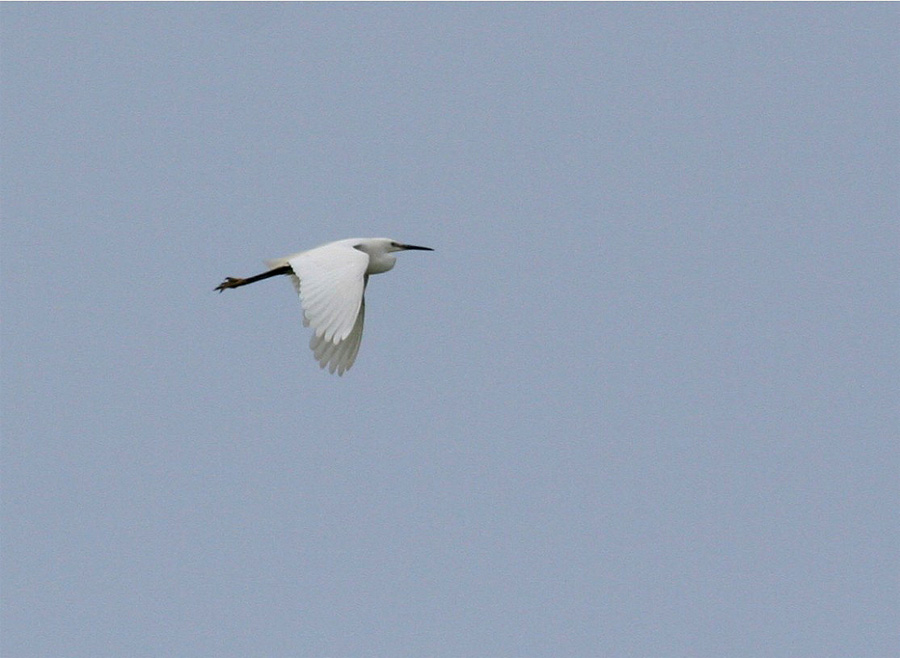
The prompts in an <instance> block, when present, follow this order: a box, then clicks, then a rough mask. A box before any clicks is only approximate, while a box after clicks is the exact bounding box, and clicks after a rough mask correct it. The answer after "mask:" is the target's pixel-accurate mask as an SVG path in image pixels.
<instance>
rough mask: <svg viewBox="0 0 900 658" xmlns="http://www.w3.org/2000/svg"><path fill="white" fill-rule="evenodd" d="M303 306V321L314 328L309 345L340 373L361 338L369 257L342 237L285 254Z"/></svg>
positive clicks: (322, 362) (323, 362)
mask: <svg viewBox="0 0 900 658" xmlns="http://www.w3.org/2000/svg"><path fill="white" fill-rule="evenodd" d="M286 262H287V264H288V265H290V266H291V269H292V270H293V271H294V274H295V276H294V277H291V278H292V280H293V283H294V286H295V287H296V288H297V292H298V293H299V295H300V303H301V305H302V306H303V324H304V325H306V326H309V327H312V329H313V332H314V334H313V337H312V339H311V340H310V343H309V346H310V348H311V349H312V350H313V353H314V354H315V357H316V360H317V361H318V362H319V365H320V366H321V367H323V368H325V367H326V366H327V367H328V368H329V370H330V371H331V372H334V371H335V370H337V371H338V374H343V373H344V371H345V370H347V369H348V368H349V367H350V366H351V365H353V361H354V360H355V359H356V354H357V352H358V351H359V344H360V341H361V340H362V330H363V319H364V315H365V305H364V302H363V293H364V292H365V288H366V269H367V268H368V266H369V256H368V254H365V253H363V252H361V251H359V250H357V249H354V248H353V245H352V244H348V243H347V242H340V243H335V244H329V245H325V246H322V247H318V248H316V249H311V250H310V251H304V252H302V253H300V254H296V255H295V256H291V257H289V258H288V259H286Z"/></svg>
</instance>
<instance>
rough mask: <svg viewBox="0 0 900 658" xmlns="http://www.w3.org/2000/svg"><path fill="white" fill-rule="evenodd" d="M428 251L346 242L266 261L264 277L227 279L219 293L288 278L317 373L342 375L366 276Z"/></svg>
mask: <svg viewBox="0 0 900 658" xmlns="http://www.w3.org/2000/svg"><path fill="white" fill-rule="evenodd" d="M410 249H418V250H422V251H433V249H431V248H429V247H417V246H415V245H408V244H401V243H399V242H396V241H395V240H391V239H389V238H350V239H347V240H338V241H337V242H329V243H328V244H325V245H322V246H321V247H316V248H315V249H310V250H308V251H301V252H299V253H297V254H293V255H291V256H286V257H284V258H276V259H274V260H270V261H266V264H267V265H268V266H269V271H268V272H263V273H262V274H257V275H256V276H252V277H249V278H246V279H239V278H234V277H228V278H226V279H225V281H223V282H222V283H221V284H220V285H219V286H218V287H217V288H216V290H218V291H219V292H222V291H223V290H226V289H228V288H237V287H240V286H243V285H247V284H248V283H254V282H256V281H260V280H262V279H267V278H269V277H272V276H276V275H279V274H284V275H287V276H289V277H290V278H291V281H292V282H293V284H294V288H295V289H296V290H297V294H298V295H299V296H300V304H301V306H302V308H303V325H304V326H307V327H312V329H313V336H312V338H311V339H310V341H309V347H310V349H311V350H312V351H313V354H314V355H315V357H316V361H318V362H319V366H320V367H322V368H325V367H327V368H328V371H329V372H331V373H334V372H335V371H336V372H337V373H338V375H343V374H344V372H345V371H347V370H349V369H350V367H351V366H352V365H353V362H354V361H355V360H356V355H357V353H358V352H359V345H360V342H361V341H362V332H363V323H364V321H365V315H366V301H365V290H366V284H367V283H368V281H369V275H371V274H381V273H382V272H387V271H388V270H390V269H391V268H392V267H394V263H395V262H396V260H397V257H396V256H393V255H392V254H393V253H394V252H398V251H405V250H410Z"/></svg>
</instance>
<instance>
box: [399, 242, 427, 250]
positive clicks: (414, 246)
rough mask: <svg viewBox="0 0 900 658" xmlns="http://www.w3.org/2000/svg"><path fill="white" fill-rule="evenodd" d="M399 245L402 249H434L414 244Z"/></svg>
mask: <svg viewBox="0 0 900 658" xmlns="http://www.w3.org/2000/svg"><path fill="white" fill-rule="evenodd" d="M400 246H401V247H402V248H403V249H414V250H418V251H434V249H432V248H431V247H417V246H416V245H414V244H401V245H400Z"/></svg>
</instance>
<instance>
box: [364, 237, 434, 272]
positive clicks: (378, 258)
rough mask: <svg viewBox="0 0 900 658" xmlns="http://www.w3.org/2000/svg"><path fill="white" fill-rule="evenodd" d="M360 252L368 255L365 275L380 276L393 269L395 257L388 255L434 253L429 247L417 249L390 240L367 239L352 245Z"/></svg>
mask: <svg viewBox="0 0 900 658" xmlns="http://www.w3.org/2000/svg"><path fill="white" fill-rule="evenodd" d="M354 246H355V247H356V248H357V249H359V250H360V251H362V252H365V253H367V254H369V267H368V269H367V270H366V274H380V273H381V272H387V271H388V270H389V269H391V268H392V267H394V263H395V262H396V260H397V257H396V256H391V255H390V254H392V253H394V252H397V251H410V250H419V251H434V249H432V248H431V247H418V246H416V245H414V244H403V243H402V242H397V241H396V240H391V239H390V238H367V239H365V240H360V241H359V243H358V244H356V245H354Z"/></svg>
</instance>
